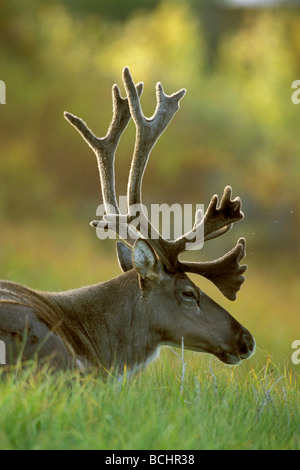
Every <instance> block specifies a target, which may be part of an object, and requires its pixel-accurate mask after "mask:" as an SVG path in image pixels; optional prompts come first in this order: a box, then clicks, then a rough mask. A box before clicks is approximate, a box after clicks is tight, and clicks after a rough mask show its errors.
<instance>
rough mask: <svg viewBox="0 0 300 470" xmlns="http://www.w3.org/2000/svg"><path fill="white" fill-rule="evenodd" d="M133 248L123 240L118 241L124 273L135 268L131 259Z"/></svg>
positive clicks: (118, 252)
mask: <svg viewBox="0 0 300 470" xmlns="http://www.w3.org/2000/svg"><path fill="white" fill-rule="evenodd" d="M131 255H132V253H131V249H130V248H128V246H127V245H125V243H123V242H119V241H118V242H117V257H118V262H119V265H120V268H121V269H122V271H124V273H125V272H126V271H129V270H130V269H132V268H133V264H132V259H131Z"/></svg>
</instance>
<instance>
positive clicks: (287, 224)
mask: <svg viewBox="0 0 300 470" xmlns="http://www.w3.org/2000/svg"><path fill="white" fill-rule="evenodd" d="M299 21H300V11H299V9H298V8H293V9H291V10H289V9H288V8H286V7H285V8H279V7H278V8H268V9H263V8H258V9H241V8H227V7H225V4H224V2H223V3H222V2H212V1H211V2H203V3H202V2H194V1H193V0H190V1H189V0H181V1H180V2H179V1H175V0H162V1H158V0H156V1H154V0H143V1H141V2H133V1H130V2H122V1H120V0H118V1H104V2H103V1H101V2H97V1H95V0H90V1H86V2H79V1H72V2H71V1H68V0H64V1H62V0H61V1H59V0H52V1H51V2H50V1H48V0H31V1H30V2H21V1H20V0H2V1H1V4H0V75H1V76H0V79H1V80H4V81H5V83H6V87H7V104H6V105H5V106H2V107H1V109H0V136H1V137H0V139H1V140H0V217H1V219H2V223H3V224H5V220H8V219H13V220H15V219H17V220H18V221H19V223H20V222H21V221H22V220H24V219H26V220H28V219H31V218H32V219H39V220H41V219H42V218H43V219H44V220H48V221H49V222H51V221H53V222H54V221H61V220H65V218H69V219H72V218H74V217H76V220H82V221H84V222H86V221H87V220H90V219H92V218H94V217H95V210H96V206H97V205H98V204H99V203H101V196H100V193H99V181H98V173H97V166H96V160H95V159H94V157H93V155H92V154H91V151H90V149H89V148H88V147H87V146H86V145H85V144H84V142H83V141H82V140H81V139H80V138H79V136H78V135H77V134H75V133H74V130H73V129H71V127H70V126H69V125H68V124H67V123H66V121H65V120H64V119H63V111H64V110H68V111H70V112H73V113H74V114H77V115H79V116H81V117H83V118H84V119H85V120H86V121H87V123H88V125H89V126H90V127H92V129H93V130H94V131H95V133H96V134H98V135H100V136H101V135H104V134H105V133H106V130H107V127H108V123H109V122H110V119H111V113H112V105H111V91H110V90H111V86H112V84H113V83H115V82H117V83H118V84H119V85H122V83H121V71H122V68H123V66H125V65H127V66H129V67H130V70H131V72H132V75H133V77H134V79H135V81H144V83H145V90H144V94H143V98H142V104H143V109H144V112H145V114H146V115H149V116H150V115H151V114H152V113H153V110H154V108H155V95H154V86H155V83H156V82H157V81H161V82H162V83H163V85H164V87H165V91H166V92H167V93H172V92H174V91H176V90H177V89H179V88H182V87H185V88H187V90H188V94H187V95H186V97H185V98H184V100H183V101H182V104H181V110H180V112H179V113H178V114H177V115H176V117H175V119H174V121H173V122H172V124H171V126H170V127H169V128H168V129H167V131H166V133H165V134H164V135H163V137H162V138H161V139H160V141H159V143H158V144H157V146H156V148H155V149H154V150H153V154H152V156H151V159H150V164H149V167H148V169H147V172H146V175H145V180H144V199H145V201H146V202H147V203H150V202H159V203H162V202H167V203H170V204H171V203H174V202H179V203H192V202H193V203H196V202H197V203H205V204H207V203H208V201H209V199H210V197H211V196H212V195H213V194H214V193H219V194H221V193H222V190H223V187H224V186H225V185H227V184H230V185H232V186H233V188H234V195H240V196H241V197H242V200H243V204H244V205H243V207H244V211H245V214H246V217H247V218H246V221H245V222H243V223H242V224H241V230H242V233H245V231H246V233H247V232H248V235H249V238H250V250H251V251H253V250H258V251H259V252H261V253H265V254H266V255H267V256H270V255H273V253H274V251H276V252H278V250H279V251H280V252H287V253H292V255H293V257H294V253H295V251H296V250H298V246H299V244H298V229H299V221H300V215H299V214H300V202H299V200H300V198H299V191H300V190H299V176H300V159H299V155H300V140H299V138H298V134H299V129H298V128H299V122H300V119H299V113H300V106H299V107H297V106H296V105H293V104H292V102H291V94H292V89H291V84H292V82H293V81H294V80H296V79H299V78H300V28H299ZM122 89H123V87H122ZM133 142H134V128H133V125H130V127H129V129H128V130H127V132H126V134H125V135H124V137H123V139H122V142H121V144H120V148H119V152H118V158H117V163H116V165H117V184H118V191H119V194H125V190H126V182H127V174H128V169H129V165H130V158H131V154H132V148H133Z"/></svg>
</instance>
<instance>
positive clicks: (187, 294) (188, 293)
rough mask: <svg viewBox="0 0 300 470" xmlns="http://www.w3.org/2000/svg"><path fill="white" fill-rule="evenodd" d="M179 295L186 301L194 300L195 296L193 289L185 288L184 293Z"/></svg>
mask: <svg viewBox="0 0 300 470" xmlns="http://www.w3.org/2000/svg"><path fill="white" fill-rule="evenodd" d="M181 295H182V296H183V297H184V298H185V299H188V300H192V299H196V294H195V291H194V289H192V288H187V289H185V290H184V291H182V293H181Z"/></svg>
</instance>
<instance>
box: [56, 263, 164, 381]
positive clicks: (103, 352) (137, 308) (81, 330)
mask: <svg viewBox="0 0 300 470" xmlns="http://www.w3.org/2000/svg"><path fill="white" fill-rule="evenodd" d="M47 297H48V301H49V302H50V303H52V304H53V306H54V304H55V307H56V308H54V309H53V310H54V311H57V306H59V310H60V311H61V313H60V315H61V316H60V318H58V317H57V318H55V319H54V322H53V323H56V324H57V323H60V330H61V331H63V333H64V337H67V338H68V342H69V343H70V346H71V348H72V349H73V350H74V351H75V353H76V354H79V355H80V356H81V357H84V358H85V359H86V360H87V361H88V362H90V363H94V364H95V363H97V364H100V366H101V367H102V368H103V369H104V371H106V370H110V369H112V368H115V369H116V370H117V371H118V372H121V373H123V370H124V367H126V369H128V370H131V369H132V368H140V367H143V366H144V365H146V364H147V362H148V361H149V360H150V358H151V357H152V356H153V355H154V353H155V351H156V350H157V348H158V346H159V343H160V337H159V335H158V334H157V332H155V331H153V330H152V329H151V324H150V319H151V317H150V315H149V312H148V309H147V300H146V299H144V298H143V296H142V294H141V290H140V286H139V280H138V275H137V273H136V272H135V271H134V270H130V271H128V272H127V273H124V274H121V275H120V276H118V277H116V278H114V279H111V280H109V281H107V282H103V283H100V284H96V285H92V286H87V287H82V288H79V289H75V290H72V291H66V292H59V293H48V294H47ZM112 307H113V308H112ZM99 324H100V325H101V326H100V328H99ZM83 352H84V354H83Z"/></svg>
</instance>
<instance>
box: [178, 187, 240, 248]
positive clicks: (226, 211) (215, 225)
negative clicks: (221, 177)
mask: <svg viewBox="0 0 300 470" xmlns="http://www.w3.org/2000/svg"><path fill="white" fill-rule="evenodd" d="M231 196H232V189H231V187H230V186H226V187H225V189H224V192H223V196H222V198H221V202H220V204H219V206H218V202H219V199H218V196H217V195H214V196H213V197H212V198H211V200H210V203H209V205H208V208H207V210H206V212H205V214H204V217H202V216H199V214H198V213H196V214H195V224H194V227H193V228H192V230H190V231H189V232H187V233H185V234H184V235H183V236H182V237H180V238H178V239H177V240H174V242H173V251H174V252H175V253H176V254H177V255H179V254H180V253H182V252H183V251H186V249H187V243H189V244H190V245H191V244H193V242H194V241H195V240H197V243H201V242H205V241H208V240H212V239H214V238H217V237H219V236H221V235H223V234H224V233H226V232H228V231H229V230H230V229H231V228H232V224H233V223H234V222H236V221H238V220H240V219H242V218H243V217H244V214H243V212H242V211H241V200H240V198H238V197H237V198H235V199H233V200H232V199H231ZM197 233H199V234H201V233H202V238H199V237H196V235H197Z"/></svg>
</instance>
